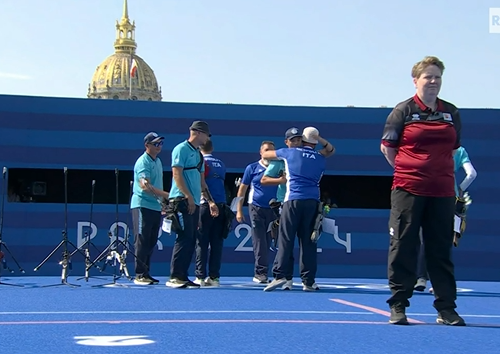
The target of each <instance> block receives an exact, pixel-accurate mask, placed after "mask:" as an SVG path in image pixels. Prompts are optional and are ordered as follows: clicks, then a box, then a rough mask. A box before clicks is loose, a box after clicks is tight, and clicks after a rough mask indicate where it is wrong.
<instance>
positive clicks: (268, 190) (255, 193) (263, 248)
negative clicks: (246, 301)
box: [236, 141, 278, 284]
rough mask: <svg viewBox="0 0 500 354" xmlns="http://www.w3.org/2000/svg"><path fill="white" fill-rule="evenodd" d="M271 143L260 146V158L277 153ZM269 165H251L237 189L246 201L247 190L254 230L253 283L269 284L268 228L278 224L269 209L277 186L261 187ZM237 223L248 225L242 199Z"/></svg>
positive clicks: (269, 240) (259, 162)
mask: <svg viewBox="0 0 500 354" xmlns="http://www.w3.org/2000/svg"><path fill="white" fill-rule="evenodd" d="M274 149H275V147H274V143H273V142H272V141H263V142H262V143H261V145H260V155H261V156H262V155H263V154H264V153H265V152H266V151H269V150H274ZM268 165H269V161H268V160H266V159H263V158H261V159H260V160H259V161H256V162H253V163H251V164H249V165H248V166H247V167H246V168H245V173H244V174H243V178H242V180H241V184H240V187H239V189H238V195H237V197H241V198H244V197H245V195H246V192H247V189H248V188H249V187H250V192H249V193H248V213H249V216H250V222H251V227H252V244H253V252H254V258H255V269H254V277H253V281H254V282H256V283H261V284H265V283H268V278H269V277H268V271H269V252H270V247H271V236H270V235H269V233H268V232H267V228H268V226H269V224H270V223H271V222H272V221H274V220H275V216H274V212H273V210H272V209H271V207H270V206H269V201H270V200H271V199H273V198H276V192H277V190H278V186H263V185H262V184H261V183H260V180H261V179H262V176H263V175H264V171H265V170H266V168H267V166H268ZM236 220H237V221H238V222H239V223H242V222H244V221H245V217H244V216H243V199H241V200H240V201H239V203H238V205H237V212H236Z"/></svg>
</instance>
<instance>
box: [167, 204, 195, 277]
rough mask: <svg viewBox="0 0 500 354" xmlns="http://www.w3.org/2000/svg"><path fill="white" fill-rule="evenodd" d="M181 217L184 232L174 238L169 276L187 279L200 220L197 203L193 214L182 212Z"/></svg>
mask: <svg viewBox="0 0 500 354" xmlns="http://www.w3.org/2000/svg"><path fill="white" fill-rule="evenodd" d="M182 219H183V223H184V233H183V235H182V236H179V235H177V237H176V239H175V243H174V248H173V250H172V260H171V262H170V278H171V279H173V278H177V279H179V280H182V281H188V280H189V277H188V271H189V266H190V265H191V260H192V259H193V254H194V250H195V245H196V234H197V233H198V224H199V221H200V207H199V206H198V205H197V206H196V209H195V212H194V213H193V214H189V213H187V212H183V213H182Z"/></svg>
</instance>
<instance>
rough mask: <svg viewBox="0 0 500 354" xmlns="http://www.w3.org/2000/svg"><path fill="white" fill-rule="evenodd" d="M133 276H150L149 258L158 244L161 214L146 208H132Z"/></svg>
mask: <svg viewBox="0 0 500 354" xmlns="http://www.w3.org/2000/svg"><path fill="white" fill-rule="evenodd" d="M131 212H132V222H133V225H134V238H135V240H134V249H135V276H136V277H144V276H150V274H149V271H150V269H151V256H152V254H153V250H154V248H155V246H156V243H157V242H158V234H159V233H160V225H161V212H160V211H156V210H151V209H147V208H133V209H132V210H131Z"/></svg>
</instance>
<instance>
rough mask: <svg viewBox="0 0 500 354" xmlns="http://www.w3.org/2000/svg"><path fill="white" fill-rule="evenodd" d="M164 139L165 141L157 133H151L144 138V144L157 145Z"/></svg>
mask: <svg viewBox="0 0 500 354" xmlns="http://www.w3.org/2000/svg"><path fill="white" fill-rule="evenodd" d="M163 139H165V138H164V137H163V136H159V135H158V134H157V133H155V132H150V133H148V134H146V136H145V137H144V143H145V144H151V143H157V142H159V141H160V140H163Z"/></svg>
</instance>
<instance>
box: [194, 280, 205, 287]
mask: <svg viewBox="0 0 500 354" xmlns="http://www.w3.org/2000/svg"><path fill="white" fill-rule="evenodd" d="M193 283H195V284H198V285H199V286H205V280H204V279H202V278H196V279H195V280H194V281H193Z"/></svg>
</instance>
